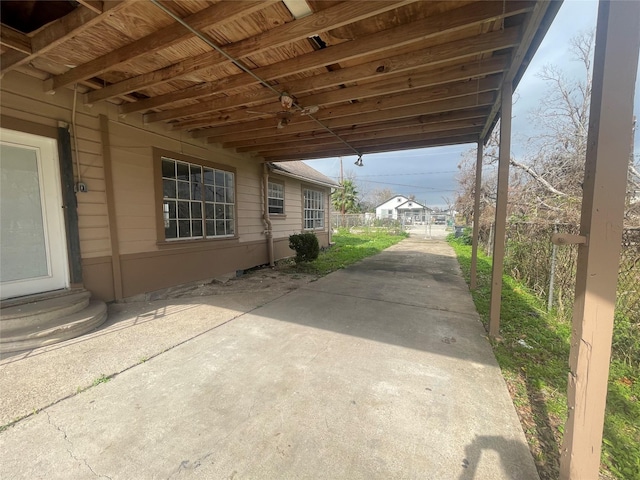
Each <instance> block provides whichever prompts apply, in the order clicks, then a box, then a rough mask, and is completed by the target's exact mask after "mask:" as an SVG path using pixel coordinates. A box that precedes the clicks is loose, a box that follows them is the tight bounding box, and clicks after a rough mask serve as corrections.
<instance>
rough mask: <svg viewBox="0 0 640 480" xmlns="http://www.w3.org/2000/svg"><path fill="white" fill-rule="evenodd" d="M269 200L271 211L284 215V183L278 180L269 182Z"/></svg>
mask: <svg viewBox="0 0 640 480" xmlns="http://www.w3.org/2000/svg"><path fill="white" fill-rule="evenodd" d="M267 183H268V187H267V189H268V192H267V197H268V200H269V213H272V214H276V215H282V214H284V185H282V184H281V183H276V182H267Z"/></svg>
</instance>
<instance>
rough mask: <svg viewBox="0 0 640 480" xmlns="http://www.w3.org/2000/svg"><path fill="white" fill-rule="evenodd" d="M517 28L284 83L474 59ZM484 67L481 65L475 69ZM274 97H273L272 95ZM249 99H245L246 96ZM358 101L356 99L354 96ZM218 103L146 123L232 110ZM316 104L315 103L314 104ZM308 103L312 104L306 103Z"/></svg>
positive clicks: (324, 83) (507, 41)
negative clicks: (219, 110) (227, 109)
mask: <svg viewBox="0 0 640 480" xmlns="http://www.w3.org/2000/svg"><path fill="white" fill-rule="evenodd" d="M518 38H519V31H518V28H515V27H514V28H509V29H507V30H504V31H498V32H491V33H486V34H482V35H476V36H473V37H469V38H465V39H462V40H457V41H454V42H450V43H445V44H441V45H435V46H433V47H430V48H419V49H417V50H416V51H413V52H409V53H405V54H401V55H396V56H392V57H389V58H386V59H382V60H373V61H370V62H367V63H363V64H361V65H356V66H353V67H348V68H343V69H340V70H336V71H331V72H327V73H323V74H320V75H316V76H313V77H310V78H301V79H297V80H291V81H288V82H285V83H284V86H285V87H286V88H287V90H288V91H290V92H295V93H296V94H299V93H304V92H308V91H314V90H319V89H322V88H327V87H335V86H339V85H343V84H349V83H352V82H358V81H362V80H365V79H370V78H380V77H385V76H389V75H392V74H398V73H402V72H406V71H409V70H415V69H420V68H424V67H426V66H434V65H438V64H441V63H446V62H451V61H452V60H460V59H464V58H468V57H473V56H476V55H478V54H482V53H485V52H492V51H494V50H498V49H503V48H507V47H510V46H513V45H514V44H516V43H517V42H518ZM481 66H482V62H478V63H477V65H476V68H479V67H481ZM272 96H273V95H272ZM245 98H246V97H245ZM353 98H357V97H353ZM216 103H217V102H216V101H215V100H214V101H209V102H201V103H198V104H195V105H189V106H186V107H181V108H177V109H172V110H165V111H162V112H157V113H150V114H147V115H145V122H159V121H163V120H170V119H175V118H181V117H188V116H191V115H199V114H203V113H207V112H210V111H215V110H218V109H225V108H230V107H229V106H227V105H228V104H227V105H225V103H226V102H225V101H220V104H221V108H220V107H218V106H217V105H216ZM311 103H313V102H311ZM307 104H310V102H308V101H307Z"/></svg>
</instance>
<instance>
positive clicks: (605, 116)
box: [560, 1, 640, 480]
mask: <svg viewBox="0 0 640 480" xmlns="http://www.w3.org/2000/svg"><path fill="white" fill-rule="evenodd" d="M639 51H640V2H618V1H601V2H600V6H599V9H598V23H597V31H596V45H595V53H594V62H593V83H592V84H593V89H592V94H591V112H590V117H589V132H588V140H587V157H586V165H585V177H584V193H583V200H582V216H581V219H580V236H581V237H585V238H586V242H584V243H580V244H579V247H578V264H577V272H576V299H575V306H574V310H573V328H572V338H571V353H570V356H569V366H570V373H569V386H568V396H567V397H568V406H569V417H568V419H567V423H566V426H565V433H564V439H563V445H562V450H561V456H560V478H561V479H563V480H574V479H575V480H577V479H591V478H593V479H596V478H598V471H599V467H600V450H601V446H602V429H603V425H604V413H605V403H606V398H607V381H608V376H609V361H610V357H611V337H612V334H613V314H614V309H615V302H616V284H617V277H618V266H619V262H620V248H621V247H620V244H621V238H622V223H623V213H624V200H625V191H626V182H627V169H628V163H629V152H630V148H629V143H630V142H629V140H630V139H631V134H632V133H631V132H632V113H633V96H634V85H635V80H636V69H637V67H638V53H639Z"/></svg>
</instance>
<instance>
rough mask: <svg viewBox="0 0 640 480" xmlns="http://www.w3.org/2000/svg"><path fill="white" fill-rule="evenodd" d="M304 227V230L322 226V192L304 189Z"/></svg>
mask: <svg viewBox="0 0 640 480" xmlns="http://www.w3.org/2000/svg"><path fill="white" fill-rule="evenodd" d="M304 228H305V229H306V230H317V229H321V228H324V193H322V192H319V191H317V190H309V189H306V188H305V189H304Z"/></svg>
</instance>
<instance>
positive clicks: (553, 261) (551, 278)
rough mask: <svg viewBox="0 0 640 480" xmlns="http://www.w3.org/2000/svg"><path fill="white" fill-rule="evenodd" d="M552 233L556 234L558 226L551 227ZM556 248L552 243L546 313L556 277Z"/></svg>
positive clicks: (551, 299)
mask: <svg viewBox="0 0 640 480" xmlns="http://www.w3.org/2000/svg"><path fill="white" fill-rule="evenodd" d="M553 233H558V225H554V226H553ZM557 254H558V246H557V245H556V244H555V243H553V244H552V247H551V272H550V273H549V299H548V300H547V312H550V311H551V309H552V308H553V283H554V280H555V276H556V255H557Z"/></svg>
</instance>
